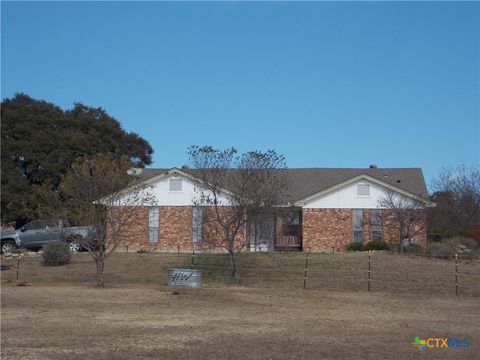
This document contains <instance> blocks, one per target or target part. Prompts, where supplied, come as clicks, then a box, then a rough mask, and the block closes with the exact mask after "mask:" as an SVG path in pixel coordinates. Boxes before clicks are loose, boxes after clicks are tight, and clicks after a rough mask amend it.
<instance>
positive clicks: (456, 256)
mask: <svg viewBox="0 0 480 360" xmlns="http://www.w3.org/2000/svg"><path fill="white" fill-rule="evenodd" d="M455 296H458V254H457V253H455Z"/></svg>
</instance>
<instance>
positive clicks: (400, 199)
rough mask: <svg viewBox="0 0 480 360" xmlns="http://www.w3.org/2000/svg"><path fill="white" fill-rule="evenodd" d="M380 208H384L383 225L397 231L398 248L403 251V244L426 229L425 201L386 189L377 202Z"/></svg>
mask: <svg viewBox="0 0 480 360" xmlns="http://www.w3.org/2000/svg"><path fill="white" fill-rule="evenodd" d="M378 206H379V207H380V208H384V209H386V212H385V218H384V221H383V227H385V228H391V229H393V230H394V231H396V232H397V233H398V236H399V237H398V241H399V242H398V249H399V252H400V253H403V248H404V245H405V244H406V243H407V242H408V244H411V242H412V240H414V239H415V237H416V236H418V235H422V234H424V232H425V231H426V228H425V227H426V214H425V208H426V205H425V202H424V201H421V200H418V199H413V198H407V197H404V196H401V195H398V194H397V193H395V192H394V191H391V190H388V191H386V192H385V195H384V196H383V198H381V199H380V200H379V202H378Z"/></svg>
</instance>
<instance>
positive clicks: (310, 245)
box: [122, 206, 427, 252]
mask: <svg viewBox="0 0 480 360" xmlns="http://www.w3.org/2000/svg"><path fill="white" fill-rule="evenodd" d="M132 211H135V212H136V214H135V222H134V224H133V225H131V226H130V227H129V228H128V230H127V231H125V232H124V239H123V242H122V245H123V246H128V247H129V248H131V249H132V250H134V249H135V248H140V247H153V248H156V249H157V250H158V251H170V252H177V251H180V252H182V251H191V250H192V249H193V247H194V244H193V242H192V207H191V206H161V207H160V221H159V224H160V227H159V239H158V240H159V241H158V243H156V244H150V243H149V242H148V217H149V208H148V207H139V208H135V209H132ZM383 211H384V216H383V219H384V222H385V226H384V227H383V239H384V240H385V241H386V242H388V243H390V244H392V245H398V239H399V233H398V229H396V228H394V227H392V226H391V225H392V224H391V223H388V221H390V220H389V219H390V216H389V213H388V210H383ZM371 217H372V210H371V209H364V210H363V229H364V242H368V241H371V239H372V231H371V230H372V229H371V225H370V224H371ZM424 221H425V220H424ZM301 223H302V241H303V246H302V247H303V250H304V251H307V250H310V251H312V252H332V250H335V251H345V246H346V245H347V244H349V243H351V242H352V209H303V211H302V222H301ZM280 225H281V224H280ZM279 229H280V227H279V224H278V223H277V229H276V230H277V233H278V231H279ZM218 231H220V229H216V230H215V226H212V224H206V225H205V226H204V239H207V238H210V239H215V237H218V236H215V235H214V234H215V233H218ZM209 233H210V234H209ZM244 236H245V229H242V230H241V231H240V234H239V237H238V241H239V242H244ZM415 241H416V242H417V243H418V244H420V245H422V246H425V245H426V242H427V239H426V232H425V231H424V232H423V233H421V234H419V235H417V236H416V237H415ZM195 247H196V248H198V249H206V248H209V249H212V248H213V249H217V250H218V249H219V246H215V245H213V246H212V242H209V241H204V242H203V243H198V244H195Z"/></svg>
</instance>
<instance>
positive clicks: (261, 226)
mask: <svg viewBox="0 0 480 360" xmlns="http://www.w3.org/2000/svg"><path fill="white" fill-rule="evenodd" d="M274 240H275V216H274V215H273V214H262V215H258V216H256V217H255V218H253V219H252V220H251V221H250V251H273V247H274Z"/></svg>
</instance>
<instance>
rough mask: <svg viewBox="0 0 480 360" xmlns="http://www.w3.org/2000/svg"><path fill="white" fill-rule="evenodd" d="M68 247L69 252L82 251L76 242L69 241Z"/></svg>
mask: <svg viewBox="0 0 480 360" xmlns="http://www.w3.org/2000/svg"><path fill="white" fill-rule="evenodd" d="M68 247H69V249H70V252H79V251H82V245H80V243H78V242H76V241H71V242H70V243H69V244H68Z"/></svg>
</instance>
